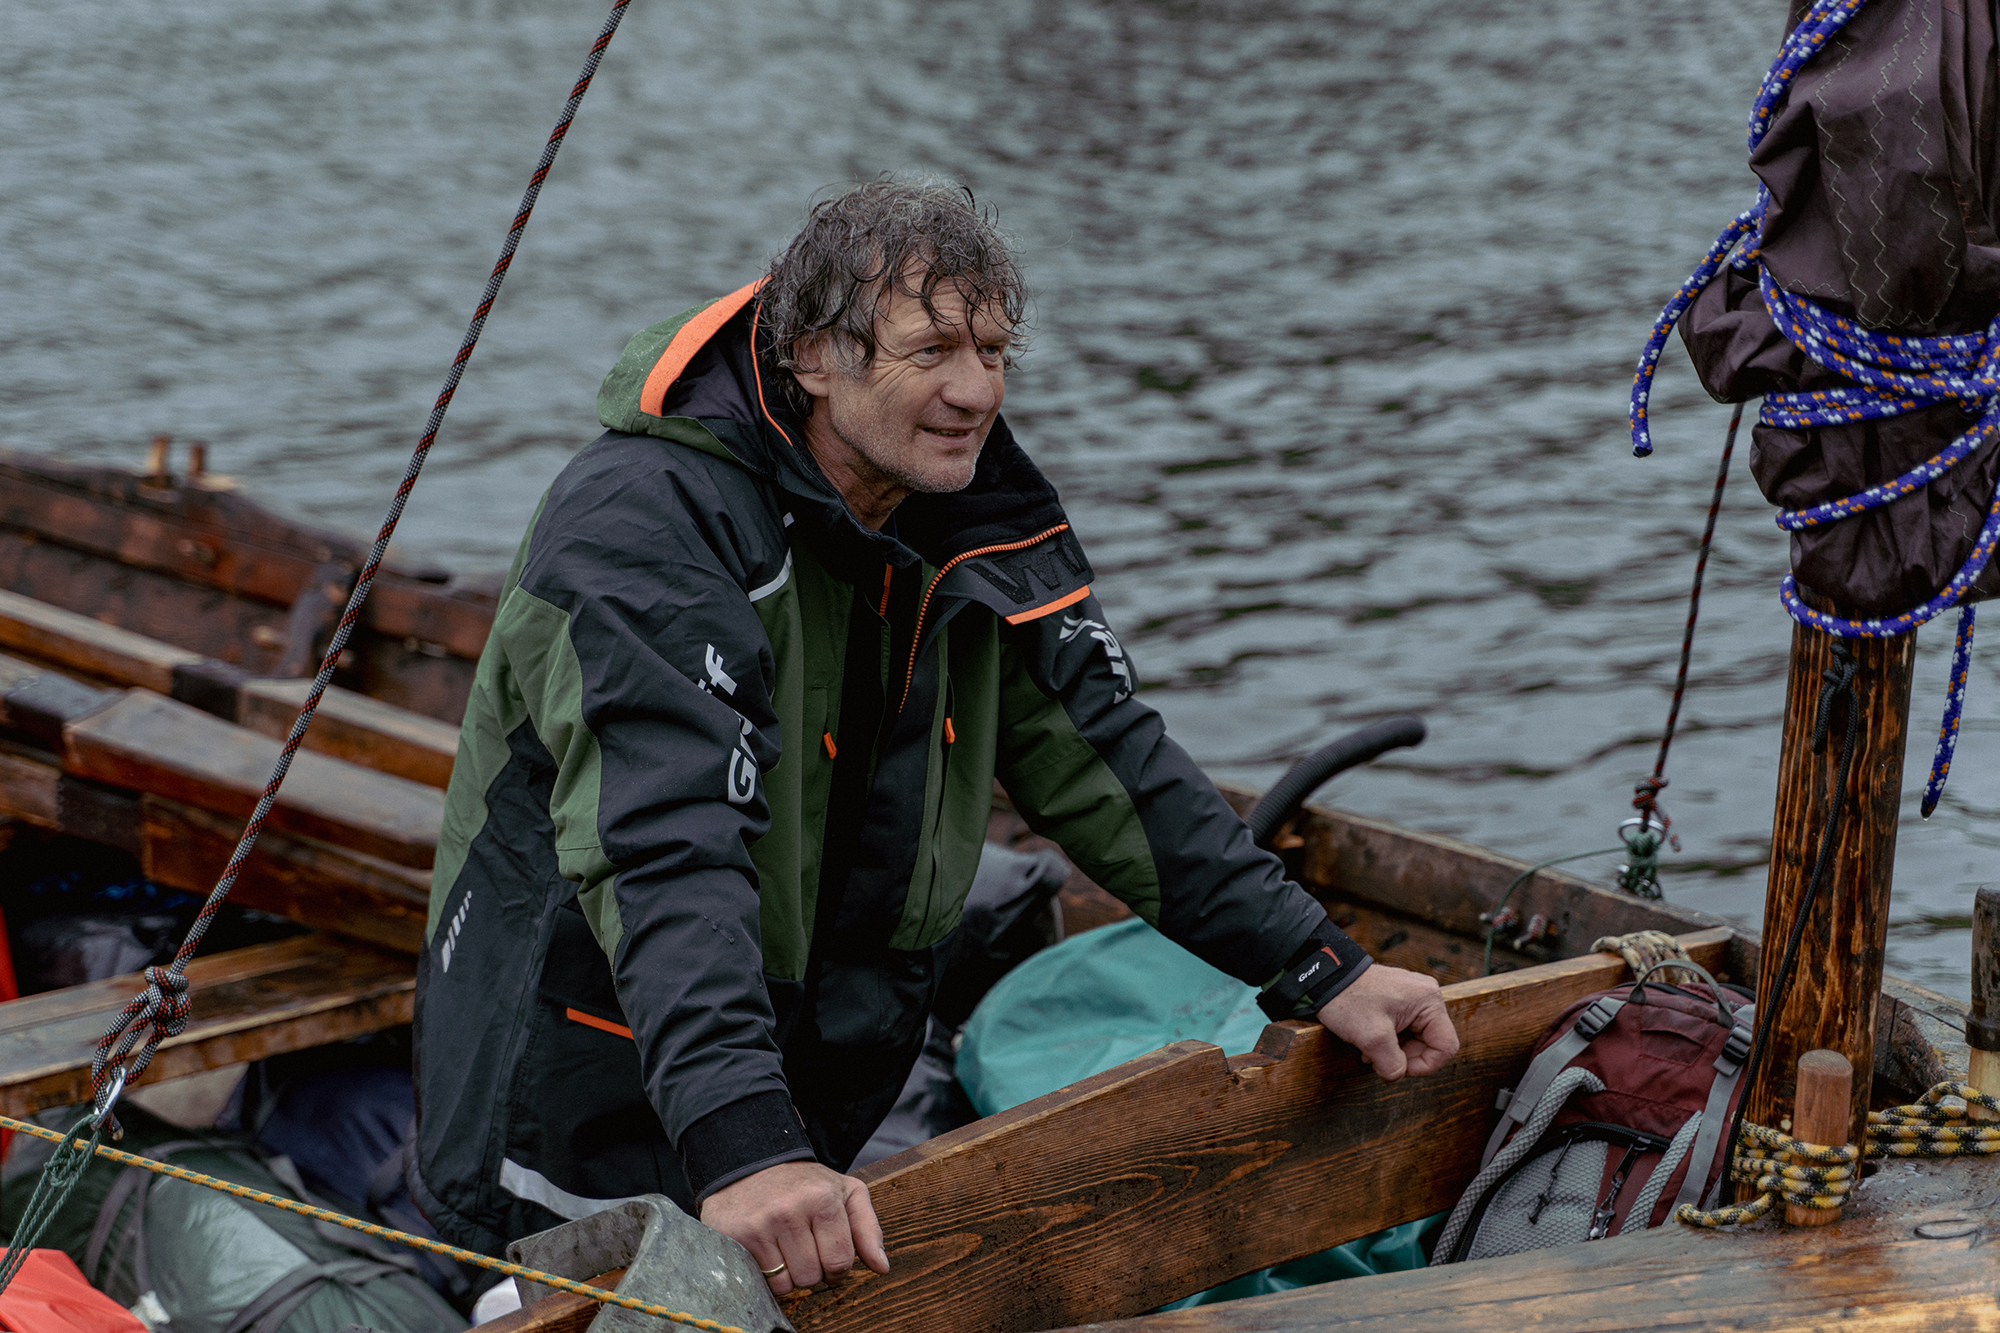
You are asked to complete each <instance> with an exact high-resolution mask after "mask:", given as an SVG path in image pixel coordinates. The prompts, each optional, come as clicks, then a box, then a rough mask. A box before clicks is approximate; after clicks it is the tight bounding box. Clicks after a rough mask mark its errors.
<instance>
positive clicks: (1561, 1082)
mask: <svg viewBox="0 0 2000 1333" xmlns="http://www.w3.org/2000/svg"><path fill="white" fill-rule="evenodd" d="M1524 1086H1525V1085H1524ZM1603 1091H1604V1081H1603V1080H1602V1079H1600V1078H1598V1077H1597V1075H1595V1074H1593V1073H1591V1072H1590V1071H1589V1070H1588V1069H1565V1070H1562V1071H1561V1072H1560V1073H1559V1074H1558V1075H1557V1076H1556V1078H1555V1080H1554V1082H1552V1083H1551V1084H1550V1085H1549V1087H1548V1089H1547V1092H1548V1093H1550V1094H1553V1095H1550V1096H1547V1097H1546V1098H1545V1099H1542V1100H1545V1101H1546V1104H1545V1105H1541V1106H1535V1105H1529V1107H1528V1116H1527V1121H1526V1123H1527V1126H1528V1127H1527V1129H1525V1130H1523V1131H1522V1132H1521V1133H1520V1134H1518V1135H1516V1136H1515V1138H1514V1141H1513V1142H1512V1143H1510V1144H1508V1145H1507V1146H1506V1147H1505V1148H1503V1149H1501V1151H1500V1153H1499V1155H1498V1156H1497V1157H1495V1158H1494V1159H1493V1160H1492V1161H1490V1162H1488V1163H1486V1164H1485V1165H1484V1166H1482V1167H1480V1168H1479V1174H1478V1175H1476V1176H1474V1177H1473V1178H1472V1183H1471V1184H1469V1185H1467V1186H1466V1187H1465V1193H1464V1194H1462V1195H1460V1196H1459V1199H1458V1204H1457V1206H1456V1207H1454V1208H1453V1209H1452V1210H1451V1216H1450V1217H1448V1218H1446V1219H1445V1224H1444V1230H1443V1231H1441V1232H1439V1233H1438V1238H1437V1243H1436V1244H1435V1245H1434V1246H1433V1247H1432V1249H1431V1263H1430V1266H1431V1267H1432V1268H1441V1267H1443V1266H1444V1265H1445V1264H1452V1263H1457V1262H1458V1261H1459V1260H1460V1259H1462V1258H1464V1257H1465V1256H1464V1255H1463V1254H1462V1253H1460V1251H1461V1250H1462V1249H1464V1248H1465V1246H1464V1245H1462V1244H1461V1243H1460V1242H1461V1238H1464V1239H1465V1240H1466V1241H1467V1242H1468V1243H1469V1241H1470V1238H1469V1237H1466V1235H1465V1232H1466V1229H1467V1228H1468V1227H1471V1226H1472V1225H1473V1224H1474V1221H1475V1215H1476V1214H1477V1213H1478V1212H1479V1209H1480V1205H1481V1204H1482V1203H1483V1202H1484V1201H1485V1199H1486V1196H1487V1195H1488V1194H1490V1193H1491V1192H1492V1190H1493V1187H1494V1186H1495V1185H1497V1184H1499V1183H1500V1182H1501V1181H1502V1180H1503V1179H1505V1178H1506V1176H1507V1173H1508V1172H1510V1171H1512V1170H1513V1169H1514V1168H1515V1167H1516V1166H1519V1165H1520V1163H1521V1160H1522V1159H1523V1158H1525V1157H1527V1156H1528V1154H1530V1153H1532V1152H1533V1151H1534V1150H1535V1147H1536V1145H1538V1144H1539V1143H1540V1142H1541V1140H1542V1135H1543V1134H1545V1133H1547V1132H1548V1128H1549V1125H1550V1124H1551V1123H1553V1122H1554V1120H1555V1118H1556V1113H1557V1112H1559V1111H1561V1110H1562V1108H1563V1105H1564V1103H1566V1102H1568V1101H1569V1099H1570V1098H1572V1097H1575V1096H1577V1095H1579V1094H1582V1095H1584V1096H1588V1095H1590V1094H1592V1093H1598V1092H1603ZM1514 1104H1515V1105H1516V1106H1519V1105H1522V1104H1523V1103H1522V1102H1520V1101H1518V1100H1517V1101H1516V1102H1515V1103H1514ZM1501 1123H1502V1124H1507V1123H1510V1122H1508V1121H1505V1120H1503V1121H1501Z"/></svg>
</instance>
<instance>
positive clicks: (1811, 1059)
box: [1785, 1051, 1861, 1227]
mask: <svg viewBox="0 0 2000 1333" xmlns="http://www.w3.org/2000/svg"><path fill="white" fill-rule="evenodd" d="M1853 1091H1854V1066H1853V1065H1852V1064H1850V1063H1849V1062H1848V1059H1847V1057H1846V1056H1844V1055H1842V1054H1841V1053H1840V1052H1839V1051H1807V1052H1806V1053H1805V1054H1804V1055H1802V1056H1800V1057H1799V1100H1798V1104H1797V1105H1796V1106H1795V1107H1794V1108H1793V1109H1792V1129H1791V1134H1792V1137H1793V1138H1795V1139H1798V1140H1800V1141H1801V1142H1804V1143H1823V1144H1826V1145H1827V1146H1829V1147H1833V1148H1839V1147H1844V1146H1846V1145H1847V1144H1848V1143H1850V1142H1852V1140H1850V1139H1849V1138H1848V1137H1847V1103H1848V1098H1849V1097H1851V1096H1852V1095H1853ZM1860 1170H1861V1166H1860V1163H1858V1162H1857V1163H1856V1164H1855V1172H1856V1174H1857V1175H1858V1174H1859V1173H1860ZM1785 1220H1786V1221H1787V1222H1790V1223H1791V1224H1792V1225H1793V1226H1795V1227H1824V1226H1831V1225H1832V1224H1833V1223H1835V1222H1838V1221H1839V1220H1840V1209H1838V1208H1801V1207H1799V1206H1798V1205H1797V1204H1795V1203H1788V1204H1786V1205H1785Z"/></svg>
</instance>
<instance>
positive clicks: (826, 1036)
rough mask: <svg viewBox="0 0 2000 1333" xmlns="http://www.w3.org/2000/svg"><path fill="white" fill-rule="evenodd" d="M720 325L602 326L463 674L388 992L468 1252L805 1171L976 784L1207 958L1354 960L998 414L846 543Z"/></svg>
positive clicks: (1246, 963)
mask: <svg viewBox="0 0 2000 1333" xmlns="http://www.w3.org/2000/svg"><path fill="white" fill-rule="evenodd" d="M757 311H758V306H757V303H756V301H755V298H754V293H753V291H752V290H751V289H745V290H744V291H742V292H738V293H737V294H735V295H734V296H733V297H729V298H725V299H724V300H723V301H720V302H717V303H716V304H714V305H712V306H709V307H707V308H706V309H704V310H701V311H699V312H692V313H691V314H690V315H686V316H682V317H680V318H678V319H675V320H670V321H668V322H666V323H663V324H658V325H655V326H653V327H652V328H649V329H647V330H645V331H644V332H642V333H640V334H639V335H638V336H637V337H635V338H634V339H633V340H632V341H631V343H630V344H629V345H628V346H627V348H626V350H625V355H624V357H623V359H621V360H620V362H619V363H618V365H617V367H616V368H615V369H613V370H612V372H611V374H610V375H609V376H608V377H607V378H606V380H605V382H604V387H603V390H602V392H601V394H600V396H599V399H598V410H599V415H600V416H601V417H602V419H603V422H604V424H605V425H606V426H607V427H609V428H610V429H609V431H608V433H607V434H605V435H604V436H603V437H601V438H600V439H599V440H598V441H597V442H596V443H594V444H592V445H591V446H589V447H588V448H586V449H584V450H583V451H582V452H581V453H579V454H578V455H577V456H576V458H575V460H574V461H573V462H572V463H571V464H570V465H569V466H568V467H567V468H566V469H564V471H563V473H562V475H561V476H560V477H558V478H557V479H556V482H555V484H554V485H553V486H551V487H550V488H549V491H548V494H547V495H546V497H544V499H543V501H542V504H541V507H540V509H539V511H538V512H537V514H536V516H535V518H534V520H533V522H532V523H531V524H530V526H529V529H528V533H527V536H526V537H525V539H524V540H523V541H522V543H521V547H520V551H519V554H518V555H517V556H516V558H515V561H514V565H513V568H512V569H511V570H510V571H509V573H508V576H507V582H506V585H505V588H504V590H503V592H502V595H501V598H500V603H499V608H498V611H497V613H496V615H495V618H494V624H493V632H492V637H491V638H490V640H489V641H488V643H487V645H486V651H485V654H484V656H483V657H482V658H481V660H480V665H479V673H478V679H477V684H476V685H475V687H474V690H473V695H472V700H471V703H470V706H469V708H468V710H467V713H466V718H465V725H464V729H463V732H462V734H461V738H460V741H459V750H458V758H457V763H456V766H455V767H454V769H453V771H452V779H451V788H450V792H449V795H448V797H447V801H446V810H445V820H444V832H443V836H442V838H441V840H440V843H439V847H438V856H437V868H436V872H435V877H434V879H433V885H432V890H431V906H430V923H429V935H428V939H429V947H428V949H427V950H426V952H425V953H424V955H423V957H422V959H421V962H420V966H419V971H418V977H417V1043H418V1059H417V1066H418V1089H419V1102H420V1120H419V1133H418V1153H417V1167H416V1172H415V1175H416V1179H415V1180H413V1182H412V1184H413V1187H414V1188H415V1190H416V1194H417V1198H418V1201H419V1203H420V1204H421V1205H422V1207H423V1209H424V1211H425V1212H426V1213H427V1214H428V1215H429V1216H430V1218H431V1220H432V1221H433V1222H434V1223H436V1224H437V1226H438V1228H439V1229H440V1231H442V1232H443V1233H444V1234H445V1235H446V1236H447V1237H449V1238H451V1239H452V1240H455V1241H458V1242H460V1243H462V1244H466V1245H469V1246H472V1247H474V1248H478V1249H482V1250H486V1251H488V1252H498V1251H499V1250H500V1249H501V1248H502V1247H503V1246H504V1244H505V1243H506V1241H508V1240H509V1239H512V1238H515V1237H518V1236H521V1235H523V1234H526V1233H528V1232H530V1231H535V1230H539V1229H541V1228H544V1227H548V1226H552V1225H554V1224H555V1222H556V1221H557V1220H558V1219H559V1218H562V1217H574V1216H581V1215H583V1214H585V1213H588V1212H591V1211H595V1210H596V1209H597V1208H599V1207H602V1206H603V1205H604V1203H605V1201H607V1200H616V1199H619V1198H624V1197H627V1196H631V1195H635V1194H641V1193H646V1192H659V1193H665V1194H667V1195H669V1196H671V1197H674V1198H676V1199H677V1200H679V1201H680V1202H681V1203H682V1204H683V1205H684V1206H692V1205H693V1204H694V1203H695V1202H696V1201H697V1200H698V1199H699V1198H700V1197H701V1196H703V1195H704V1194H706V1193H708V1192H711V1191H713V1190H715V1189H717V1188H720V1187H721V1186H722V1185H724V1184H727V1183H729V1182H730V1181H733V1180H736V1179H739V1178H741V1177H742V1176H744V1175H747V1174H749V1173H751V1172H752V1171H755V1170H758V1169H761V1168H762V1167H765V1166H768V1165H772V1164H775V1163H777V1162H781V1161H788V1160H795V1159H806V1158H812V1157H818V1158H819V1159H820V1160H823V1161H825V1162H827V1163H828V1164H830V1165H832V1166H835V1167H839V1168H844V1167H845V1166H846V1165H847V1163H848V1162H849V1161H851V1160H852V1158H853V1156H854V1154H855V1153H856V1152H857V1151H858V1150H859V1149H860V1148H861V1146H862V1145H863V1143H865V1142H866V1140H867V1139H868V1136H869V1135H870V1133H871V1132H872V1131H873V1130H874V1128H875V1126H876V1125H877V1124H878V1123H879V1122H880V1121H881V1119H882V1117H883V1116H884V1115H885V1114H887V1112H888V1110H889V1108H890V1106H891V1105H892V1104H893V1102H894V1100H895V1097H896V1094H897V1092H898V1090H899V1089H900V1087H901V1085H902V1083H903V1080H904V1078H905V1076H906V1075H907V1073H908V1071H909V1069H910V1067H911V1064H912V1062H913V1061H914V1060H915V1058H916V1056H917V1053H918V1050H919V1048H920V1046H921V1044H922V1040H923V1034H924V1024H925V1016H926V1014H927V1013H928V1010H929V1006H930V1002H931V998H932V996H933V994H934V992H935V989H936V986H937V982H938V970H939V959H940V956H941V952H942V950H941V946H944V945H946V944H947V943H948V941H949V937H950V936H951V934H952V931H953V929H954V927H955V926H956V925H957V922H958V916H959V908H960V905H961V903H962V902H963V901H964V899H965V895H966V892H967V890H968V888H969V887H970V886H971V883H972V877H973V872H974V870H975V868H976V867H977V864H978V860H979V852H980V847H981V844H982V842H983V838H984V834H985V830H986V824H987V819H988V815H989V811H990V807H991V803H992V795H993V781H994V779H995V778H996V777H998V778H999V780H1000V781H1001V783H1002V784H1004V785H1005V787H1006V789H1007V792H1008V793H1009V795H1010V796H1011V797H1012V798H1013V800H1014V802H1015V804H1016V805H1017V807H1018V808H1019V809H1020V810H1021V812H1022V813H1023V815H1024V816H1025V817H1026V818H1027V820H1028V822H1029V823H1030V824H1031V825H1032V826H1033V827H1034V828H1035V829H1037V830H1038V831H1039V832H1042V833H1044V834H1046V835H1048V836H1049V837H1052V838H1054V839H1056V840H1057V841H1058V842H1059V843H1061V844H1062V846H1063V848H1064V849H1065V850H1066V851H1067V852H1068V853H1069V855H1070V857H1071V859H1073V860H1074V861H1075V862H1076V864H1077V865H1078V866H1080V867H1081V868H1082V869H1083V870H1084V871H1085V872H1086V873H1088V874H1089V875H1090V876H1091V877H1092V878H1093V879H1095V880H1096V881H1097V882H1098V883H1099V884H1102V885H1103V886H1104V887H1105V888H1107V889H1109V890H1111V891H1112V892H1113V893H1115V894H1117V895H1118V896H1119V897H1120V898H1122V899H1123V900H1124V901H1126V902H1127V903H1129V904H1130V905H1131V906H1132V908H1133V909H1134V910H1135V911H1136V912H1137V913H1138V914H1139V915H1140V916H1141V917H1143V918H1144V919H1145V920H1146V921H1148V922H1149V923H1151V924H1153V925H1155V926H1157V927H1158V928H1159V929H1160V930H1161V931H1162V932H1164V933H1165V934H1166V935H1167V936H1169V937H1170V938H1172V939H1174V940H1176V941H1178V942H1180V943H1181V944H1183V945H1185V946H1186V947H1188V948H1189V949H1191V950H1193V951H1194V952H1195V953H1197V954H1199V955H1200V956H1201V957H1203V958H1205V959H1207V960H1208V961H1210V962H1212V963H1214V964H1215V965H1216V966H1218V967H1220V968H1222V969H1224V970H1225V971H1227V972H1230V973H1232V974H1234V975H1235V976H1237V977H1240V978H1242V979H1243V980H1245V981H1246V982H1250V983H1252V984H1262V983H1264V982H1267V981H1268V980H1270V979H1271V977H1272V976H1273V975H1274V974H1276V973H1278V972H1279V971H1280V970H1281V969H1283V968H1285V967H1286V965H1287V964H1288V963H1290V962H1292V961H1294V960H1295V959H1299V958H1301V957H1304V956H1305V955H1306V954H1313V955H1314V957H1315V958H1318V957H1319V954H1318V953H1317V952H1316V951H1317V950H1318V949H1319V948H1320V946H1322V945H1324V946H1327V947H1328V950H1329V953H1328V956H1330V957H1332V958H1333V960H1334V964H1333V966H1331V967H1330V968H1324V969H1323V970H1324V971H1331V972H1334V973H1337V974H1339V978H1340V980H1341V981H1343V982H1344V981H1346V980H1351V979H1352V977H1353V976H1356V975H1359V973H1360V971H1361V970H1362V968H1364V967H1365V966H1366V963H1367V960H1366V955H1364V954H1362V953H1361V952H1360V951H1359V950H1358V949H1357V948H1355V946H1354V945H1353V944H1352V943H1351V942H1349V941H1347V940H1346V937H1345V936H1342V935H1340V934H1339V932H1338V931H1336V930H1334V929H1333V928H1332V927H1331V926H1330V925H1328V924H1327V922H1326V917H1325V913H1324V912H1323V911H1322V910H1321V908H1320V907H1319V905H1318V904H1317V903H1315V902H1314V901H1313V899H1312V898H1310V897H1309V896H1307V895H1306V893H1305V892H1304V891H1303V890H1301V889H1299V888H1298V887H1297V886H1296V885H1293V884H1290V883H1288V882H1286V880H1285V878H1284V873H1283V870H1282V867H1281V866H1280V863H1279V862H1278V861H1277V860H1276V858H1274V857H1272V856H1271V855H1269V854H1268V853H1265V852H1262V851H1259V850H1258V849H1257V848H1255V847H1254V846H1253V845H1252V844H1251V840H1250V836H1249V833H1248V830H1247V829H1246V828H1245V826H1244V824H1243V821H1242V820H1241V819H1239V818H1238V817H1237V816H1236V815H1235V814H1234V813H1233V812H1232V811H1231V810H1230V808H1229V807H1228V806H1227V805H1226V804H1225V803H1224V802H1223V801H1222V799H1221V797H1220V796H1218V795H1217V793H1216V791H1215V788H1214V787H1213V786H1212V785H1211V784H1210V783H1209V782H1208V780H1207V779H1206V778H1205V777H1204V776H1203V775H1202V773H1201V772H1200V770H1199V769H1197V768H1196V767H1195V765H1194V764H1193V763H1192V762H1191V761H1190V760H1189V759H1188V757H1187V756H1186V754H1184V753H1183V752H1182V751H1181V750H1180V749H1179V748H1178V747H1177V746H1175V745H1174V743H1173V742H1171V741H1170V740H1168V739H1167V737H1166V734H1165V731H1164V730H1163V728H1162V726H1161V723H1160V718H1159V716H1158V715H1157V714H1156V713H1154V712H1153V710H1152V709H1150V708H1147V707H1146V706H1145V705H1144V704H1141V703H1140V702H1139V701H1138V700H1137V699H1136V698H1134V697H1133V690H1134V687H1135V684H1136V682H1135V679H1134V676H1133V669H1132V664H1131V661H1130V659H1129V658H1128V657H1127V656H1126V654H1125V653H1124V651H1123V649H1122V648H1121V647H1120V645H1119V643H1118V639H1117V637H1116V636H1115V635H1114V634H1113V633H1112V632H1111V630H1110V629H1109V628H1108V627H1107V626H1106V624H1105V619H1104V613H1103V611H1102V610H1101V609H1100V608H1099V606H1098V604H1097V601H1096V599H1095V598H1094V597H1092V596H1091V593H1090V578H1091V573H1090V567H1089V565H1088V564H1087V563H1086V561H1085V559H1084V556H1083V552H1082V550H1081V548H1080V547H1079V546H1078V544H1077V541H1076V538H1075V536H1074V535H1073V534H1072V533H1071V531H1070V527H1069V523H1068V521H1067V520H1066V519H1065V517H1064V515H1063V511H1062V507H1061V505H1060V504H1059V503H1058V501H1057V498H1056V494H1055V491H1054V489H1053V488H1052V487H1050V485H1049V484H1048V482H1047V481H1045V480H1044V479H1043V478H1042V476H1041V474H1040V473H1039V472H1038V471H1037V470H1036V469H1035V467H1034V465H1033V464H1032V463H1030V462H1029V461H1028V458H1027V456H1026V455H1025V454H1024V453H1023V452H1022V451H1021V449H1020V447H1019V446H1018V445H1017V444H1016V443H1015V442H1014V439H1013V437H1012V436H1011V435H1010V434H1009V432H1008V430H1007V427H1006V424H1005V422H1004V421H1001V422H996V423H995V425H994V427H993V429H992V432H991V434H990V436H989V437H988V440H987V443H986V446H985V448H984V450H983V451H982V453H981V456H980V460H979V465H978V471H977V475H976V476H975V478H974V480H973V482H972V484H971V485H970V486H969V487H968V488H967V489H966V490H965V491H963V492H960V493H958V494H955V495H915V496H912V497H910V498H909V499H908V500H906V501H905V502H904V503H903V504H902V506H901V507H900V508H899V509H898V510H897V512H896V516H895V520H894V522H893V524H892V525H891V530H889V531H885V532H880V533H877V532H871V531H869V530H867V529H865V528H863V527H862V526H861V525H860V524H858V523H857V522H855V520H854V519H853V517H852V516H851V515H850V514H849V512H848V510H847V508H846V507H845V505H844V504H843V503H842V502H841V500H840V497H839V495H838V494H837V493H836V492H835V491H834V490H833V488H832V487H831V486H830V485H829V484H828V482H827V481H826V480H825V478H824V477H823V476H822V475H821V474H820V472H819V470H818V468H817V467H816V465H815V464H814V462H813V460H812V457H811V455H810V454H809V453H808V452H807V451H806V450H805V449H804V448H803V447H800V445H799V444H798V443H797V441H798V440H799V439H800V435H799V429H798V424H797V422H796V420H795V419H794V418H793V417H791V416H790V415H789V414H788V413H787V411H786V410H785V409H784V408H783V407H782V405H781V403H780V401H779V397H778V395H776V394H775V393H774V392H773V387H774V386H772V385H771V384H769V383H767V382H766V379H767V377H768V375H769V374H770V371H769V370H768V368H767V367H768V365H769V362H768V361H763V360H761V359H760V358H759V357H758V356H757V355H755V354H754V352H753V348H754V347H755V346H756V343H757V337H758V329H757ZM1337 988H1338V986H1337V985H1335V986H1333V987H1330V988H1329V987H1327V986H1325V985H1320V986H1318V987H1316V988H1315V992H1316V993H1315V995H1314V997H1313V998H1314V999H1315V1000H1317V1001H1319V1002H1323V1001H1324V999H1325V998H1326V996H1328V995H1330V994H1332V993H1333V990H1335V989H1337Z"/></svg>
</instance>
